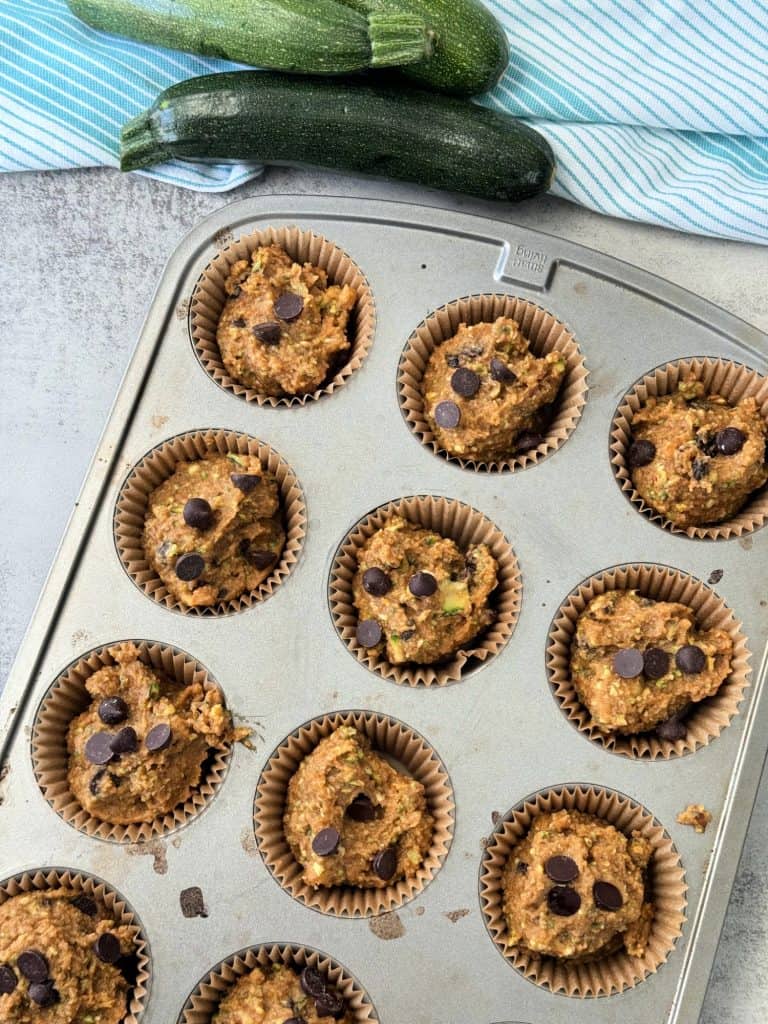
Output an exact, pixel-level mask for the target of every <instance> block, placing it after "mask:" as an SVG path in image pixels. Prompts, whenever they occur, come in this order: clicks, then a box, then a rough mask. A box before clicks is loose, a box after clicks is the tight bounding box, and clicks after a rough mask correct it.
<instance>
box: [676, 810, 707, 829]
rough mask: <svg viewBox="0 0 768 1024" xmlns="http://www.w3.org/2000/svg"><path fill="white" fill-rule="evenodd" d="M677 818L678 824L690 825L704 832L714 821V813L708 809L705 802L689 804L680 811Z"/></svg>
mask: <svg viewBox="0 0 768 1024" xmlns="http://www.w3.org/2000/svg"><path fill="white" fill-rule="evenodd" d="M676 820H677V822H678V824H680V825H690V826H691V828H692V829H693V830H694V831H695V832H698V833H699V834H703V833H704V832H706V831H707V828H708V827H709V824H710V822H711V821H712V813H711V811H708V810H707V809H706V807H705V806H704V804H688V806H687V807H686V808H685V809H684V810H682V811H680V813H679V814H678V816H677V819H676Z"/></svg>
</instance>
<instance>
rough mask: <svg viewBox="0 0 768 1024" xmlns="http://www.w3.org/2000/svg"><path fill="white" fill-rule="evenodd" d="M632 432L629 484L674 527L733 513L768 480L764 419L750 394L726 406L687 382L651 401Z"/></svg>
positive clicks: (637, 417) (716, 520)
mask: <svg viewBox="0 0 768 1024" xmlns="http://www.w3.org/2000/svg"><path fill="white" fill-rule="evenodd" d="M632 434H633V443H632V445H631V446H630V448H629V450H628V452H627V463H628V466H629V470H630V473H631V475H632V482H633V483H634V485H635V488H636V490H637V492H638V494H640V496H641V497H642V498H643V499H644V500H645V501H646V502H647V503H648V504H649V505H650V506H651V507H652V508H654V509H655V510H656V511H657V512H660V513H661V514H662V515H664V516H666V517H667V519H669V520H670V521H671V522H673V523H675V524H676V525H677V526H682V527H688V526H701V525H706V524H707V523H721V522H722V521H723V520H725V519H730V518H731V517H732V516H735V515H736V513H737V512H738V511H739V510H740V509H741V507H742V506H743V505H744V504H745V503H746V501H747V499H748V498H749V496H750V494H752V492H753V491H756V490H757V489H758V488H760V487H762V486H763V485H764V484H765V483H766V481H768V467H766V464H765V456H766V441H767V440H768V424H767V423H766V421H765V420H764V419H763V417H762V416H761V415H760V410H759V409H758V406H757V402H756V401H755V399H754V398H744V399H742V400H741V401H740V402H739V403H738V404H736V405H729V404H728V402H727V401H726V399H725V398H723V397H722V396H721V395H706V394H705V391H704V385H703V384H702V383H701V382H700V381H695V380H690V381H685V382H683V383H681V384H680V386H679V390H678V391H677V392H676V393H675V394H674V395H666V396H664V397H663V398H658V399H656V398H651V399H649V400H648V404H647V405H646V406H644V407H643V408H642V409H640V410H639V411H638V412H637V413H636V414H635V417H634V419H633V421H632Z"/></svg>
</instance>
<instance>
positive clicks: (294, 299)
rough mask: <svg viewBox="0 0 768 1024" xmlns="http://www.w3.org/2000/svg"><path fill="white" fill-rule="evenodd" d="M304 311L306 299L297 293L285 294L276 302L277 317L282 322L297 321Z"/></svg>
mask: <svg viewBox="0 0 768 1024" xmlns="http://www.w3.org/2000/svg"><path fill="white" fill-rule="evenodd" d="M303 309H304V299H303V298H302V297H301V295H297V294H296V292H283V294H282V295H281V296H280V297H279V298H278V299H277V301H276V302H275V316H278V317H279V318H280V319H281V320H287V321H289V322H290V321H291V320H296V318H297V317H300V316H301V311H302V310H303Z"/></svg>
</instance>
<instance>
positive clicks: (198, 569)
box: [174, 551, 205, 583]
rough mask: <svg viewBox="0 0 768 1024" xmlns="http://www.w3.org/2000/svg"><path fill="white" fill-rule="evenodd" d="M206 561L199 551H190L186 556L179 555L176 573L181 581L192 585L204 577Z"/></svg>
mask: <svg viewBox="0 0 768 1024" xmlns="http://www.w3.org/2000/svg"><path fill="white" fill-rule="evenodd" d="M204 569H205V559H204V558H203V556H202V555H200V554H198V552H197V551H189V552H188V553H187V554H186V555H179V557H178V558H177V559H176V568H175V570H174V571H175V573H176V575H177V576H178V577H179V579H180V580H184V582H185V583H191V581H192V580H196V579H197V578H198V577H199V576H202V575H203V570H204Z"/></svg>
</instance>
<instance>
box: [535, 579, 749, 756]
mask: <svg viewBox="0 0 768 1024" xmlns="http://www.w3.org/2000/svg"><path fill="white" fill-rule="evenodd" d="M611 590H637V591H639V592H640V593H641V594H642V595H643V596H644V597H649V598H651V599H652V600H654V601H672V602H677V603H679V604H684V605H687V606H688V607H689V608H691V609H692V610H693V612H694V614H695V617H696V628H697V629H705V630H707V629H724V630H725V631H726V632H727V633H728V635H729V636H730V638H731V640H732V641H733V659H732V662H731V671H730V674H729V675H728V677H727V678H726V679H725V680H724V681H723V683H722V685H721V686H720V689H719V690H718V691H717V693H716V694H715V695H714V696H712V697H708V698H706V699H705V700H702V701H699V702H698V703H694V704H693V705H692V706H691V710H690V712H689V713H688V714H687V715H686V716H685V725H686V727H687V732H686V734H685V736H684V738H683V739H680V740H674V741H673V740H663V739H660V738H659V737H658V736H657V735H656V734H655V732H646V733H635V734H633V735H623V734H621V733H617V732H609V733H606V732H602V731H601V730H600V729H598V728H597V727H596V726H595V725H593V724H592V719H591V716H590V714H589V711H588V710H587V708H586V707H585V706H584V705H583V704H582V703H581V701H580V700H579V696H578V694H577V692H576V689H575V687H574V685H573V683H572V682H571V665H570V663H571V646H572V644H573V641H574V639H575V636H576V627H577V625H578V618H579V616H580V615H581V613H582V612H583V611H584V609H585V608H586V607H587V605H588V604H589V602H590V601H591V600H592V599H593V598H594V597H598V596H599V595H600V594H604V593H606V591H611ZM749 658H750V652H749V649H748V647H747V641H746V638H745V636H744V634H743V633H742V632H741V623H740V622H738V621H737V619H736V617H735V616H734V614H733V612H732V611H731V609H730V608H729V607H728V605H727V604H726V603H725V601H723V599H722V598H721V597H719V596H718V595H717V594H716V593H715V591H714V590H712V589H710V588H709V587H708V586H706V585H705V584H704V583H702V582H701V580H698V579H696V577H695V576H689V575H687V574H686V573H684V572H680V570H678V569H672V568H670V567H669V566H666V565H654V564H651V563H644V564H633V565H618V566H615V567H614V568H612V569H606V570H605V571H604V572H600V573H597V574H596V575H595V576H590V577H589V579H587V580H585V581H584V582H583V583H581V584H579V586H578V587H576V589H575V590H573V591H572V592H571V593H570V594H569V595H568V597H567V598H566V599H565V601H564V602H563V604H562V605H561V606H560V608H559V609H558V612H557V614H556V615H555V618H554V619H553V621H552V625H551V626H550V630H549V636H548V638H547V674H548V676H549V681H550V684H551V686H552V689H553V692H554V695H555V698H556V700H557V702H558V704H559V705H560V708H561V710H562V711H563V713H564V714H565V715H566V717H567V718H568V720H569V721H570V722H572V723H573V725H575V726H576V728H577V729H578V730H579V732H581V733H583V734H584V735H585V736H587V737H588V738H589V739H590V740H592V741H593V742H595V743H597V744H599V745H600V746H602V747H605V749H606V750H610V751H612V752H613V753H614V754H623V755H624V756H626V757H634V758H647V759H649V760H661V759H664V760H667V759H668V758H671V757H680V756H682V755H683V754H690V753H692V752H693V751H695V750H698V749H699V748H700V747H704V746H706V745H707V744H708V743H710V742H711V741H712V740H713V739H715V738H716V737H717V736H719V735H720V733H721V732H722V731H723V729H725V728H726V726H727V725H728V724H729V723H730V722H731V720H732V719H733V717H734V716H735V715H736V714H737V712H738V710H739V704H740V703H741V701H742V700H743V698H744V691H745V689H746V688H747V686H748V684H749V673H750V669H749Z"/></svg>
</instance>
